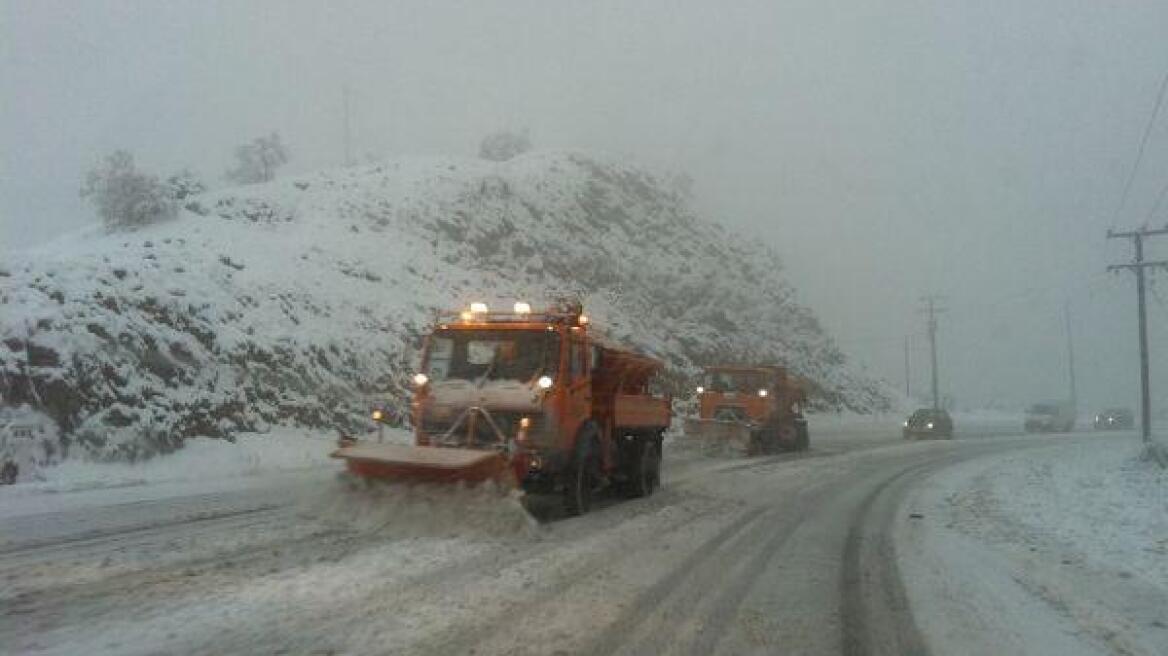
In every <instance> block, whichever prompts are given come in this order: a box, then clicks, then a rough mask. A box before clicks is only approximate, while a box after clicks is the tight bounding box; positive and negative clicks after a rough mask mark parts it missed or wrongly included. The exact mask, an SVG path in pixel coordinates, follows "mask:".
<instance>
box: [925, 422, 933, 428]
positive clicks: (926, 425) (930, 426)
mask: <svg viewBox="0 0 1168 656" xmlns="http://www.w3.org/2000/svg"><path fill="white" fill-rule="evenodd" d="M932 427H933V422H931V421H930V422H929V423H927V424H925V428H932Z"/></svg>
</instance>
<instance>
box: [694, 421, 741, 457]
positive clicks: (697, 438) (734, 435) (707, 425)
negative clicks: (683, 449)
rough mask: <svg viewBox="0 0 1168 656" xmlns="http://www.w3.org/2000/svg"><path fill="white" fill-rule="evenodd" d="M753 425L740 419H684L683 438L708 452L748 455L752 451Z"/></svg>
mask: <svg viewBox="0 0 1168 656" xmlns="http://www.w3.org/2000/svg"><path fill="white" fill-rule="evenodd" d="M753 432H754V429H753V427H751V426H750V424H745V423H742V422H740V421H719V420H717V419H693V418H690V419H686V420H685V438H686V441H687V442H689V443H690V444H691V445H693V446H695V447H697V448H699V449H701V450H702V452H703V453H709V454H727V453H728V454H739V455H749V454H750V453H751V451H752V446H751V445H752V434H753Z"/></svg>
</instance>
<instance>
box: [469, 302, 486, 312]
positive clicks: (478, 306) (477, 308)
mask: <svg viewBox="0 0 1168 656" xmlns="http://www.w3.org/2000/svg"><path fill="white" fill-rule="evenodd" d="M470 311H471V312H473V313H475V314H486V313H487V312H488V311H489V308H487V304H486V303H479V302H475V303H471V304H470Z"/></svg>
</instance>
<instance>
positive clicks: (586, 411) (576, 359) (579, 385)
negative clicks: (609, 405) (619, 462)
mask: <svg viewBox="0 0 1168 656" xmlns="http://www.w3.org/2000/svg"><path fill="white" fill-rule="evenodd" d="M579 333H580V331H575V330H573V331H571V335H570V337H569V338H568V404H567V405H568V414H569V415H570V416H571V421H570V422H569V425H570V426H573V427H575V428H576V429H578V428H579V426H580V425H581V424H582V423H583V422H584V421H585V420H587V419H589V418H590V417H591V416H592V379H591V377H590V376H589V375H588V373H589V372H588V348H587V347H588V345H587V343H586V342H585V340H584V337H583V335H581V334H579Z"/></svg>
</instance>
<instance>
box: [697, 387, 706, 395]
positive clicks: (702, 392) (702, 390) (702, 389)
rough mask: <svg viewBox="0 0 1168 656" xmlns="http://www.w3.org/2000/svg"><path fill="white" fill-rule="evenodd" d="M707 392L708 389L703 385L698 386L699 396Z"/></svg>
mask: <svg viewBox="0 0 1168 656" xmlns="http://www.w3.org/2000/svg"><path fill="white" fill-rule="evenodd" d="M705 392H706V388H704V387H702V386H701V385H698V394H704V393H705Z"/></svg>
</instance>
